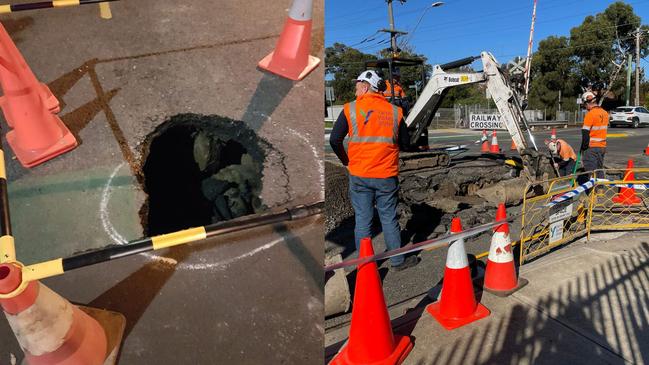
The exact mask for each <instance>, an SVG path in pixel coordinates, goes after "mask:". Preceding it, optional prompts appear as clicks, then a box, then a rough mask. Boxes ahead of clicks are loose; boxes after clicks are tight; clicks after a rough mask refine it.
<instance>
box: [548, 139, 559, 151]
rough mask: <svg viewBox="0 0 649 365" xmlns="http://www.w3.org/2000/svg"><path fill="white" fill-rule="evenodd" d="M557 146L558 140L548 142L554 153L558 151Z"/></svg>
mask: <svg viewBox="0 0 649 365" xmlns="http://www.w3.org/2000/svg"><path fill="white" fill-rule="evenodd" d="M557 147H558V142H556V141H552V142H550V143H548V148H549V149H550V151H552V153H557Z"/></svg>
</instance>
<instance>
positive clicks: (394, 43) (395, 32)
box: [381, 0, 408, 57]
mask: <svg viewBox="0 0 649 365" xmlns="http://www.w3.org/2000/svg"><path fill="white" fill-rule="evenodd" d="M385 1H386V2H387V3H388V20H389V21H390V29H381V32H385V33H390V50H391V51H392V56H393V57H394V56H396V55H397V54H398V53H399V48H398V47H397V35H406V34H408V33H407V32H403V31H400V30H396V29H394V14H393V13H392V1H393V0H385ZM399 1H401V2H402V3H404V2H406V0H399Z"/></svg>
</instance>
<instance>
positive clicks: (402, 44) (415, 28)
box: [401, 1, 444, 47]
mask: <svg viewBox="0 0 649 365" xmlns="http://www.w3.org/2000/svg"><path fill="white" fill-rule="evenodd" d="M442 5H444V2H443V1H435V2H434V3H432V4H430V6H429V7H427V8H426V9H424V12H423V13H421V16H420V17H419V20H417V24H416V25H415V27H414V28H413V29H412V31H410V34H408V38H406V39H405V40H404V41H403V43H401V46H402V47H403V46H405V45H406V43H408V41H409V40H410V39H411V38H412V35H413V34H415V31H416V30H417V27H418V26H419V23H421V20H422V19H423V18H424V15H426V12H427V11H428V9H431V8H437V7H440V6H442Z"/></svg>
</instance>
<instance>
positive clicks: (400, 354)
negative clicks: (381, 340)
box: [329, 335, 414, 365]
mask: <svg viewBox="0 0 649 365" xmlns="http://www.w3.org/2000/svg"><path fill="white" fill-rule="evenodd" d="M394 342H395V343H396V346H395V349H394V351H393V352H392V353H391V354H390V356H389V357H387V358H385V359H383V360H380V361H377V362H372V363H362V364H367V365H398V364H401V363H402V362H403V361H404V360H405V359H406V357H407V356H408V354H409V353H410V351H411V350H412V348H413V346H414V345H413V343H412V340H410V337H408V336H399V335H395V336H394ZM329 364H330V365H348V364H361V363H360V362H355V361H353V360H352V359H350V358H349V353H348V352H347V346H345V347H344V348H343V349H342V351H340V352H339V353H338V355H336V357H335V358H334V359H333V360H331V362H330V363H329Z"/></svg>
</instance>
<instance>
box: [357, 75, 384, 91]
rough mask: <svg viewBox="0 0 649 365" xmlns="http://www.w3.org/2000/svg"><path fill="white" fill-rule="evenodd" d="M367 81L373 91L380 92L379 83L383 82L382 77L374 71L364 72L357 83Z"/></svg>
mask: <svg viewBox="0 0 649 365" xmlns="http://www.w3.org/2000/svg"><path fill="white" fill-rule="evenodd" d="M358 81H365V82H367V83H369V84H370V86H371V87H372V90H374V91H378V90H379V82H381V77H380V76H379V75H378V74H377V73H376V72H375V71H372V70H367V71H363V72H362V73H361V74H360V75H359V76H358V77H357V78H356V82H358Z"/></svg>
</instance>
